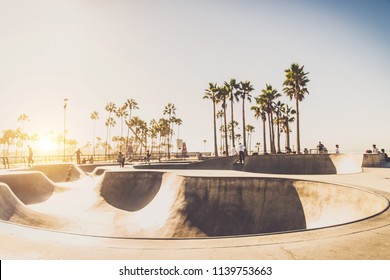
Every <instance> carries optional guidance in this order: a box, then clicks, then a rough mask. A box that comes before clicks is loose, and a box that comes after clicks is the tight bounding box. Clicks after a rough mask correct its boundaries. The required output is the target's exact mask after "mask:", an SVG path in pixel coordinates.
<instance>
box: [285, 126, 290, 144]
mask: <svg viewBox="0 0 390 280" xmlns="http://www.w3.org/2000/svg"><path fill="white" fill-rule="evenodd" d="M286 141H287V144H286V145H287V148H288V149H290V127H289V125H288V119H287V122H286Z"/></svg>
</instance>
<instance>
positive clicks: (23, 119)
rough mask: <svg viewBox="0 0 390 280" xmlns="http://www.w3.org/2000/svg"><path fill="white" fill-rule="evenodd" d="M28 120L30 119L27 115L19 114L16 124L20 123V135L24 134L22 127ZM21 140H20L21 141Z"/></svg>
mask: <svg viewBox="0 0 390 280" xmlns="http://www.w3.org/2000/svg"><path fill="white" fill-rule="evenodd" d="M29 120H30V118H29V116H28V115H27V114H21V115H20V116H19V117H18V122H20V123H21V125H22V126H21V133H22V134H25V133H24V125H25V123H26V121H29ZM21 140H22V139H21ZM24 140H27V139H24ZM24 140H22V156H23V150H24V149H23V147H24Z"/></svg>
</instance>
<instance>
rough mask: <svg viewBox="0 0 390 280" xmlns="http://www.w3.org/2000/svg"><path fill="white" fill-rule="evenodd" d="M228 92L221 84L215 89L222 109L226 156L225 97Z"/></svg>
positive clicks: (227, 154) (227, 148)
mask: <svg viewBox="0 0 390 280" xmlns="http://www.w3.org/2000/svg"><path fill="white" fill-rule="evenodd" d="M228 95H229V93H228V92H227V89H226V87H225V86H221V87H218V90H217V98H218V100H221V103H222V110H223V123H224V124H223V127H224V131H223V132H224V133H225V134H224V135H225V153H226V156H229V146H228V137H227V131H226V128H227V121H226V108H227V104H226V100H227V97H228Z"/></svg>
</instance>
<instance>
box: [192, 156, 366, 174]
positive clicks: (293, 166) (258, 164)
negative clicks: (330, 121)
mask: <svg viewBox="0 0 390 280" xmlns="http://www.w3.org/2000/svg"><path fill="white" fill-rule="evenodd" d="M362 160H363V156H362V155H355V154H320V155H312V154H309V155H285V154H277V155H255V156H247V157H246V158H245V163H244V164H239V163H235V158H234V157H227V158H226V157H221V158H217V159H210V160H206V161H203V162H199V163H194V164H191V165H190V166H189V167H188V168H189V169H222V170H241V171H247V172H255V173H269V174H347V173H358V172H361V171H362Z"/></svg>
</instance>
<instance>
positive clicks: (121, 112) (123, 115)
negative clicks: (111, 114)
mask: <svg viewBox="0 0 390 280" xmlns="http://www.w3.org/2000/svg"><path fill="white" fill-rule="evenodd" d="M126 109H127V103H125V104H124V105H123V106H122V107H120V108H119V109H118V110H116V111H115V114H116V116H117V118H118V119H120V120H121V137H123V119H124V118H126V117H127V116H128V115H129V114H128V113H127V111H126Z"/></svg>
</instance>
